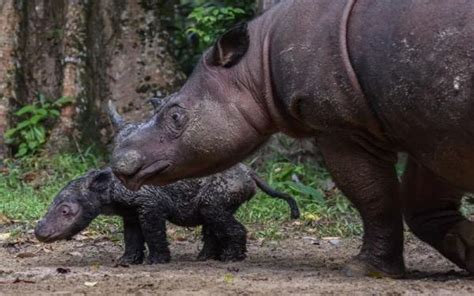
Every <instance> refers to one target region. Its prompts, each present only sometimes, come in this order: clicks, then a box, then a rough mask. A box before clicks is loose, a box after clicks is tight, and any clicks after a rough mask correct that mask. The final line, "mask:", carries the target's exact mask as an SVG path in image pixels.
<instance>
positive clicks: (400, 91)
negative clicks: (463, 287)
mask: <svg viewBox="0 0 474 296" xmlns="http://www.w3.org/2000/svg"><path fill="white" fill-rule="evenodd" d="M473 58H474V1H471V0H449V1H446V0H431V1H427V0H397V1H379V0H358V1H356V0H347V1H343V0H340V1H333V0H294V1H291V0H289V1H284V2H283V3H281V4H279V5H277V6H276V7H274V8H273V9H271V10H270V11H268V12H267V13H265V14H263V15H262V16H261V17H258V18H256V19H255V20H253V21H251V22H250V23H248V24H241V25H238V26H236V27H234V28H233V29H231V30H230V31H228V32H227V33H225V34H224V35H223V36H222V37H220V39H219V40H218V41H217V42H216V43H215V45H214V46H213V47H212V48H211V49H209V50H208V51H207V52H206V53H204V55H203V56H202V58H201V60H200V62H199V64H198V65H197V67H196V69H195V71H194V73H193V74H192V76H191V77H190V78H189V80H188V82H187V83H186V84H185V85H184V86H183V88H182V89H181V90H180V91H179V92H178V93H176V94H175V95H174V96H173V97H171V98H170V99H169V100H167V102H166V104H165V105H164V106H162V107H161V108H160V109H159V112H157V113H156V114H155V115H154V116H153V117H152V118H151V119H150V120H149V121H148V122H147V123H146V124H144V125H142V126H141V127H140V128H139V129H137V130H136V131H135V132H134V133H132V134H131V135H130V136H129V137H128V138H127V139H126V140H125V141H123V142H122V143H120V144H119V145H118V146H117V147H116V149H115V151H114V155H113V167H114V172H115V174H116V175H117V176H118V177H119V178H120V179H121V180H122V181H123V183H124V184H126V186H128V187H129V188H131V189H137V188H139V187H140V186H141V185H142V184H168V183H170V182H173V181H176V180H179V179H182V178H187V177H196V176H202V175H207V174H211V173H214V172H216V171H220V170H223V169H224V168H228V167H230V166H231V165H233V164H235V163H237V162H239V161H241V160H242V159H244V158H245V157H247V156H248V155H249V154H251V153H252V152H253V151H255V150H256V149H257V148H259V147H260V146H261V145H262V144H263V143H265V141H267V139H268V138H269V137H270V136H271V135H272V134H274V133H277V132H283V133H286V134H288V135H290V136H293V137H315V138H316V139H317V141H318V143H319V146H320V148H321V150H322V152H323V154H324V157H325V160H326V164H327V167H328V169H329V170H330V172H331V174H332V177H333V178H334V180H335V181H336V183H337V185H338V186H339V188H340V189H342V191H343V192H344V193H345V194H346V195H347V197H348V198H349V199H350V200H351V201H352V203H353V204H354V205H355V206H356V207H357V209H358V210H359V212H360V214H361V216H362V220H363V224H364V238H363V246H362V250H361V251H360V254H359V255H358V256H357V257H356V258H355V259H354V260H352V261H351V262H350V263H348V265H347V267H346V269H345V270H346V272H347V273H348V274H352V275H359V274H368V273H371V272H379V273H383V274H386V275H388V276H393V277H397V276H401V275H402V274H403V273H404V270H405V267H404V260H403V224H402V221H403V219H402V215H403V217H404V218H405V221H406V223H407V224H408V225H409V227H410V228H411V230H412V231H413V232H414V233H415V234H416V235H417V236H418V237H419V238H420V239H422V240H423V241H425V242H427V243H429V244H430V245H431V246H433V247H434V248H436V249H437V250H438V251H439V252H441V253H442V254H443V255H444V256H446V257H447V258H448V259H450V260H451V261H452V262H454V263H456V264H457V265H458V266H460V267H462V268H465V269H467V270H468V271H469V272H474V227H473V223H472V222H469V221H468V220H467V219H466V218H464V217H463V216H462V215H461V214H460V212H459V206H460V200H461V197H462V195H463V193H464V192H466V191H474V93H473V90H474V87H473V86H474V85H473V84H474V78H473V72H474V62H473ZM399 151H404V152H407V153H408V154H409V160H408V165H407V169H406V171H405V174H404V176H403V180H402V182H401V184H400V182H399V181H398V179H397V175H396V172H395V169H394V164H395V162H396V159H397V152H399Z"/></svg>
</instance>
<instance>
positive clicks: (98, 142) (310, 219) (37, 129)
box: [0, 0, 472, 238]
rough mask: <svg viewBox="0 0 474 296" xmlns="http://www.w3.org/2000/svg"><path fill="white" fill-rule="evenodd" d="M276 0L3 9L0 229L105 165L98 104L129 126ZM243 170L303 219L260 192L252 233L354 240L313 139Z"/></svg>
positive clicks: (250, 211)
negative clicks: (227, 35) (226, 35)
mask: <svg viewBox="0 0 474 296" xmlns="http://www.w3.org/2000/svg"><path fill="white" fill-rule="evenodd" d="M277 2H280V0H241V1H230V0H136V1H126V0H117V1H105V0H98V1H85V0H74V1H69V0H3V1H2V2H1V3H0V228H1V227H2V225H9V224H12V223H13V229H16V230H17V231H18V232H19V233H23V232H28V231H30V230H31V227H32V226H33V225H34V223H35V221H36V220H37V219H38V218H40V217H41V216H42V215H43V214H44V212H45V210H46V208H47V206H48V204H49V203H50V201H51V199H52V198H53V197H54V195H55V194H56V193H57V192H58V191H59V190H60V189H61V188H62V187H63V186H64V185H65V184H66V183H67V182H68V181H70V180H71V179H73V178H75V177H78V176H80V175H81V174H83V173H85V172H86V171H88V170H90V169H92V168H98V167H104V166H106V165H107V160H108V150H109V148H110V147H109V146H110V143H111V139H112V137H113V130H112V129H111V126H110V122H109V120H108V118H107V116H106V115H105V112H104V109H105V108H104V106H105V104H106V102H107V101H108V100H110V99H111V100H113V101H114V103H115V104H116V105H117V106H118V109H119V111H120V112H121V113H122V114H124V116H125V117H126V118H128V119H129V120H141V119H143V118H146V117H147V116H148V115H149V111H150V110H151V108H150V106H148V105H147V103H146V101H147V99H149V98H150V97H151V96H155V95H166V94H169V93H171V92H173V91H175V90H176V89H178V88H179V87H180V85H181V84H182V83H183V82H184V81H185V79H186V77H187V76H188V75H189V74H190V73H191V72H192V70H193V68H194V65H195V64H196V62H197V60H198V59H199V57H200V55H201V54H202V53H203V51H205V50H206V49H207V48H208V47H209V46H211V45H212V44H213V42H214V41H215V39H216V38H217V36H219V34H221V33H223V32H224V31H225V30H226V29H227V28H229V27H231V26H232V25H233V24H235V23H238V22H241V21H246V20H249V19H251V18H253V17H255V16H257V15H258V14H260V13H262V12H263V11H264V10H265V9H268V8H269V7H271V6H272V5H275V4H276V3H277ZM248 164H249V165H250V166H252V167H253V168H254V169H256V170H257V171H258V172H259V173H260V174H261V175H262V176H263V177H265V178H266V179H267V180H268V182H269V183H270V184H271V185H272V186H274V187H275V188H277V189H278V190H281V191H285V192H288V193H290V194H292V195H293V196H294V197H295V198H296V199H297V201H298V203H299V206H300V207H301V210H302V218H301V219H300V220H299V221H290V220H289V213H288V209H287V205H286V204H285V203H282V202H280V201H278V200H274V199H272V198H268V197H266V196H264V195H263V194H261V193H259V194H258V195H257V196H256V197H255V198H254V199H253V200H252V201H250V202H249V203H247V204H245V205H244V206H243V207H241V209H240V210H239V213H238V216H239V219H241V220H242V221H243V222H244V223H245V224H251V225H253V227H252V228H251V229H252V230H251V231H252V233H253V234H254V235H256V236H263V237H271V238H279V237H285V236H286V235H288V232H291V231H294V230H297V231H302V232H305V233H308V235H314V236H317V237H321V236H338V237H346V236H351V235H356V234H360V233H361V224H360V221H359V217H358V215H357V213H356V211H355V210H354V209H353V208H352V207H351V205H350V204H349V202H348V201H347V200H346V199H345V198H344V197H343V195H342V194H341V192H339V191H338V189H337V188H336V187H335V185H334V183H333V182H332V180H331V178H330V176H329V174H328V172H327V171H326V170H325V169H324V166H323V163H322V161H321V158H320V156H319V153H318V150H317V148H316V147H315V146H314V143H313V142H312V141H294V140H292V139H289V138H287V137H285V136H281V135H280V136H276V137H274V138H273V139H272V140H271V141H270V143H269V144H268V145H267V146H266V147H264V148H263V149H261V151H259V152H258V153H257V154H256V155H254V156H253V157H252V158H250V159H249V160H248ZM354 169H357V168H354ZM398 170H399V172H401V171H402V170H403V164H402V162H401V163H400V166H399V168H398ZM464 210H465V211H466V213H471V212H472V209H471V208H469V207H465V208H464ZM119 226H120V225H119V221H118V220H117V219H113V218H101V219H98V221H96V222H95V223H94V225H93V227H92V229H93V231H95V232H98V233H103V234H108V235H109V234H111V233H118V232H120V227H119ZM9 227H10V226H9ZM288 227H290V228H291V231H287V230H288ZM9 229H10V228H9Z"/></svg>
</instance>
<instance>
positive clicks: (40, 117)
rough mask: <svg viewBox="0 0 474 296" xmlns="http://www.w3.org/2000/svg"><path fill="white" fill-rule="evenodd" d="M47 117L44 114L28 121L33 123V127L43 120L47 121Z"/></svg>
mask: <svg viewBox="0 0 474 296" xmlns="http://www.w3.org/2000/svg"><path fill="white" fill-rule="evenodd" d="M45 118H46V116H45V115H42V114H36V115H35V116H33V117H31V118H30V119H29V120H28V121H29V122H30V123H31V125H36V124H38V122H40V121H41V120H43V119H45Z"/></svg>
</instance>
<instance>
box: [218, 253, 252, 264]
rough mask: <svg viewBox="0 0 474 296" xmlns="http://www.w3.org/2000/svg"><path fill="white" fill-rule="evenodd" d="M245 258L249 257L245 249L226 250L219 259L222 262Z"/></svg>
mask: <svg viewBox="0 0 474 296" xmlns="http://www.w3.org/2000/svg"><path fill="white" fill-rule="evenodd" d="M245 258H247V255H245V251H240V250H239V251H237V250H224V252H222V255H221V256H220V258H219V260H220V261H222V262H237V261H242V260H244V259H245Z"/></svg>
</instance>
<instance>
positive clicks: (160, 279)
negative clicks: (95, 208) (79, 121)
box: [0, 235, 474, 295]
mask: <svg viewBox="0 0 474 296" xmlns="http://www.w3.org/2000/svg"><path fill="white" fill-rule="evenodd" d="M359 246H360V240H358V239H351V240H337V239H335V240H317V239H312V238H310V237H304V236H301V235H295V237H294V238H292V239H285V240H282V241H265V240H263V241H262V240H250V241H249V252H248V259H247V260H245V261H244V262H239V263H220V262H215V261H208V262H197V261H196V260H195V257H196V255H197V253H198V249H199V248H200V247H201V243H200V242H199V241H173V242H172V243H171V250H172V254H173V259H172V262H171V263H170V264H166V265H159V266H147V265H140V266H129V267H115V266H114V259H115V258H116V257H118V256H119V255H120V253H121V251H122V249H121V246H120V243H113V242H111V241H110V240H108V239H105V238H96V239H82V240H72V241H67V242H59V243H54V244H51V245H43V244H39V243H37V242H36V241H34V240H32V239H31V240H26V241H24V242H22V243H19V244H18V243H17V244H12V243H4V244H3V245H2V247H1V248H0V262H1V265H0V294H1V295H24V294H35V295H39V294H44V295H46V294H47V295H52V294H53V295H56V294H58V295H70V294H74V295H82V294H87V295H98V294H102V295H106V294H110V295H121V294H132V295H289V294H292V295H305V294H311V295H314V294H335V295H345V294H355V295H358V294H364V295H365V294H371V295H379V294H390V295H401V294H407V295H413V294H427V295H434V294H436V295H440V294H441V295H447V294H455V295H467V294H471V295H472V294H474V278H473V277H468V276H467V275H466V274H465V273H464V272H462V271H460V270H459V269H456V267H455V266H454V265H452V264H450V263H449V262H447V261H446V260H444V259H443V258H442V257H440V256H439V255H438V254H436V253H435V252H434V251H433V250H432V249H430V248H429V247H427V246H426V245H424V244H422V243H420V242H418V241H417V240H416V239H414V238H409V239H408V241H407V243H406V261H407V265H408V268H409V274H408V276H407V278H406V279H403V280H392V279H373V278H362V279H354V278H346V277H344V276H342V275H341V273H340V269H341V266H342V265H343V263H344V261H346V260H348V259H349V258H350V257H351V256H353V255H355V254H356V253H357V249H358V247H359Z"/></svg>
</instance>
